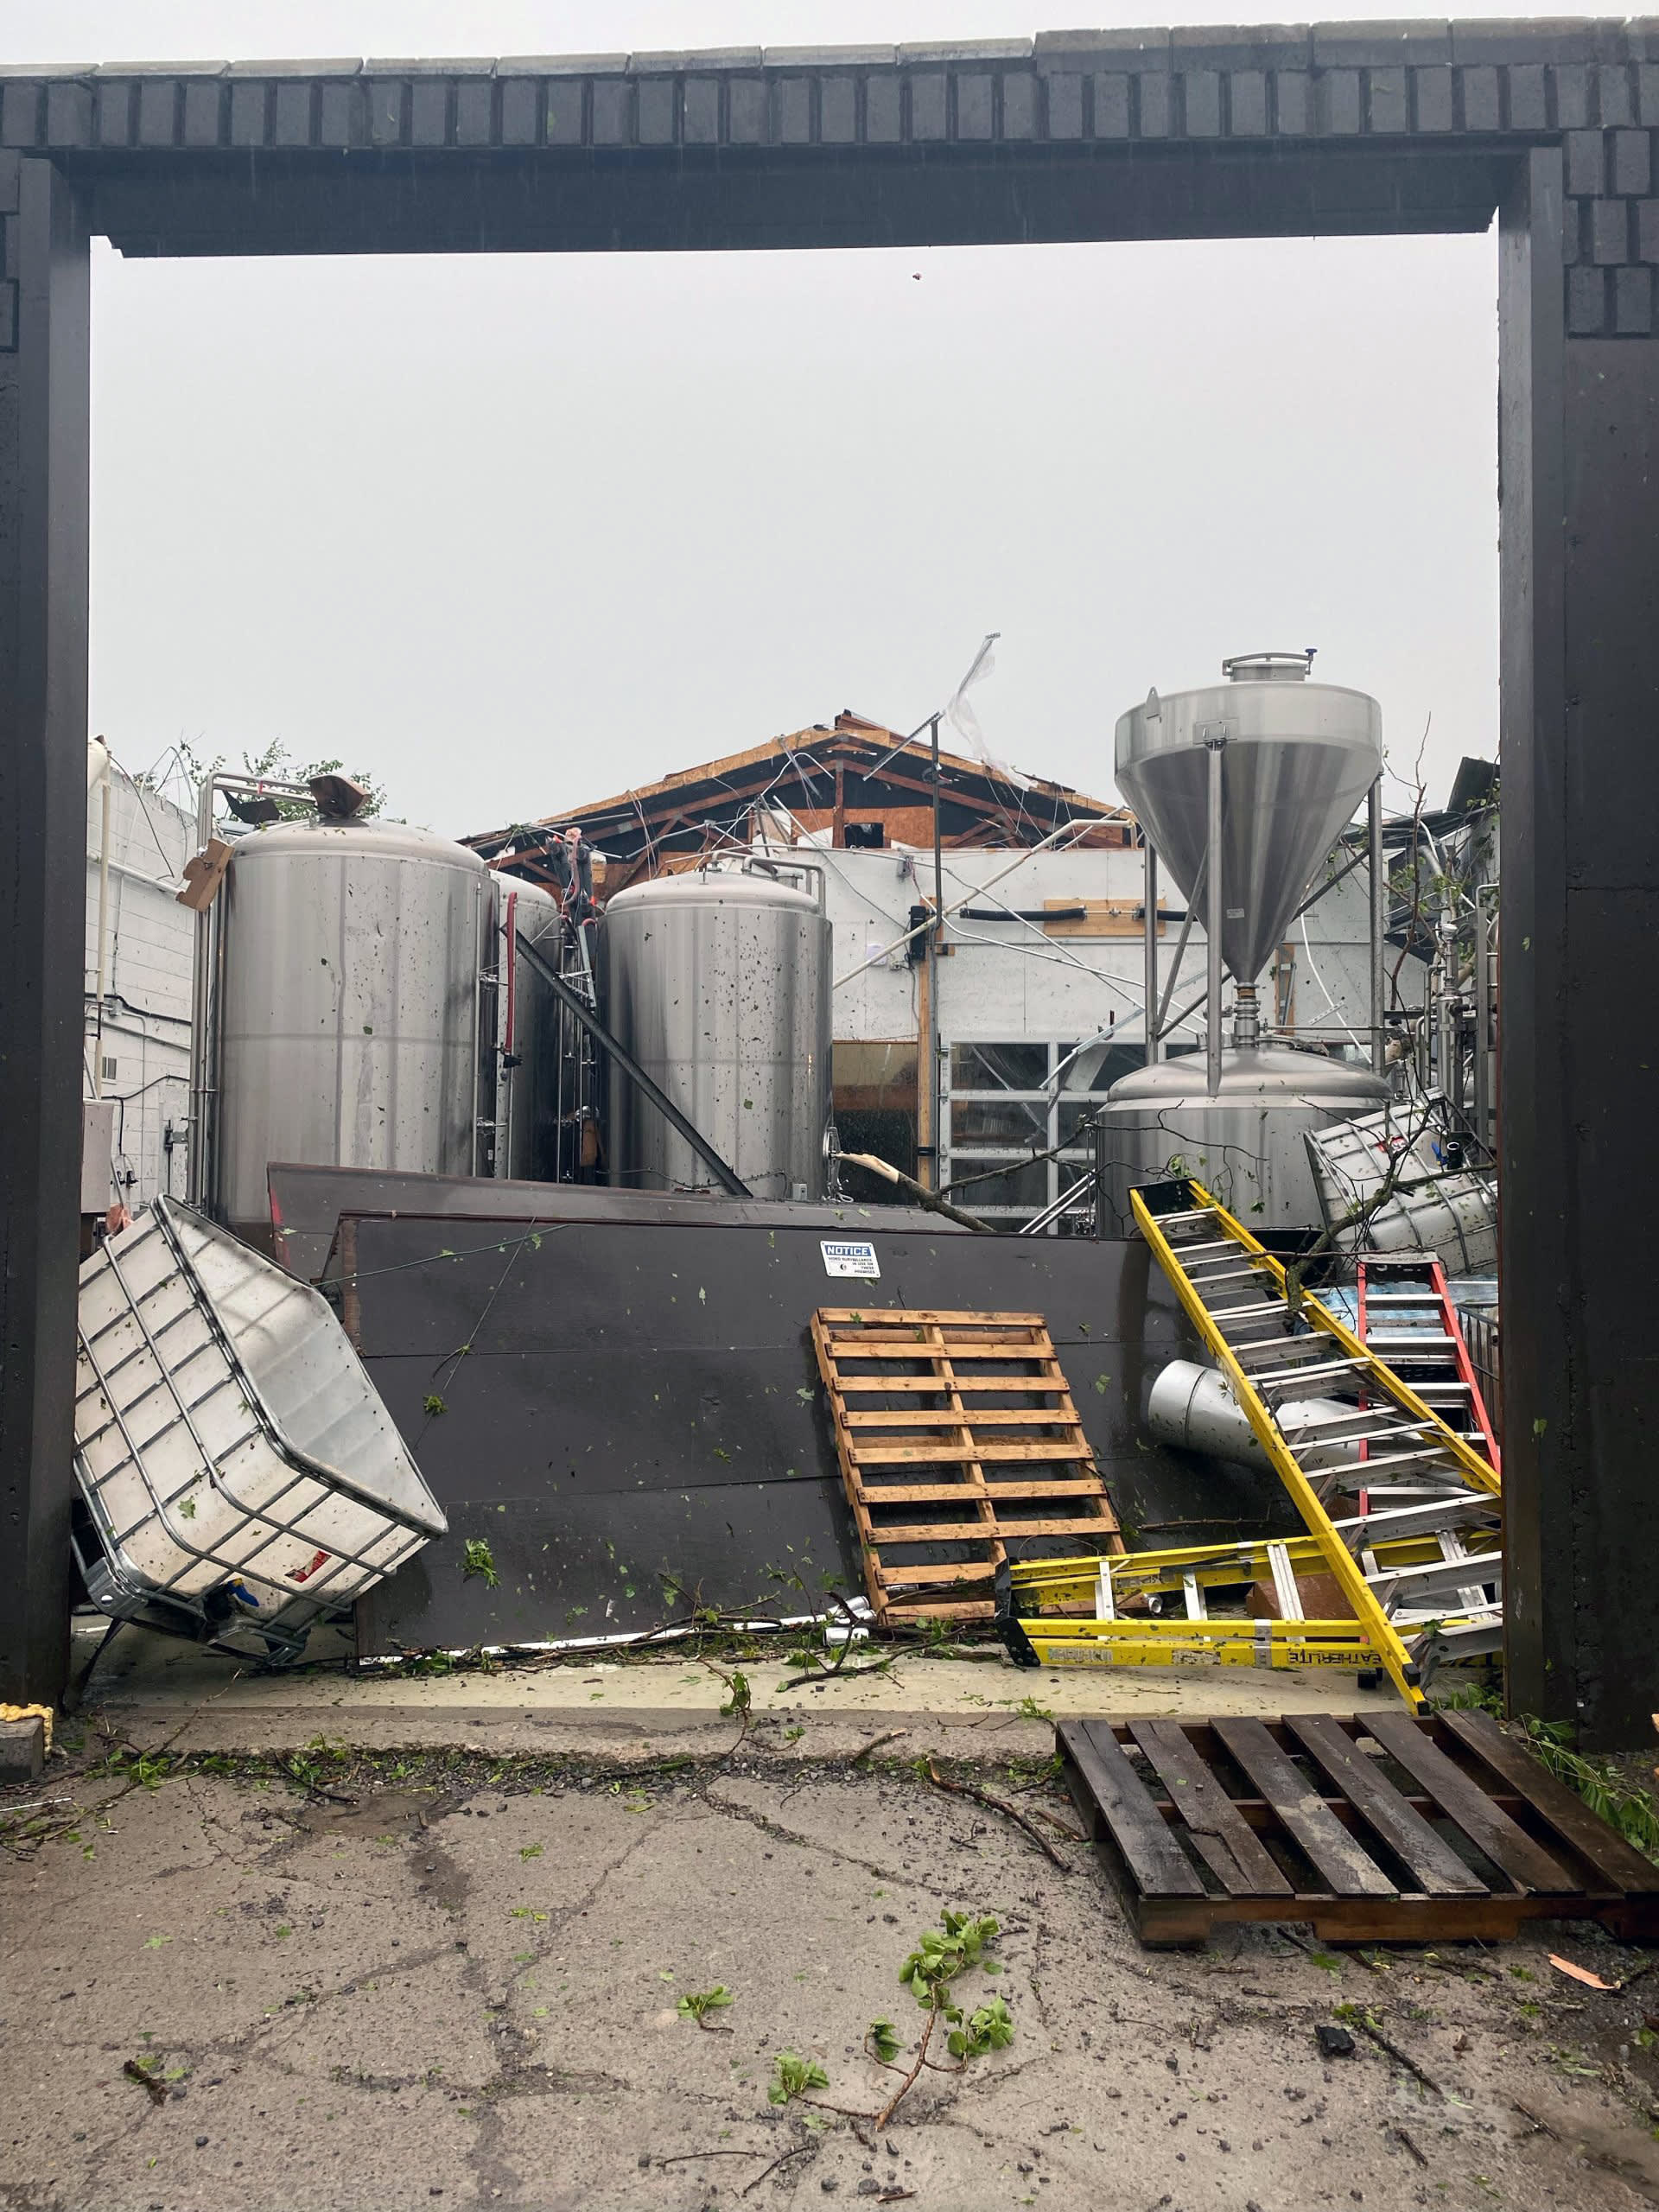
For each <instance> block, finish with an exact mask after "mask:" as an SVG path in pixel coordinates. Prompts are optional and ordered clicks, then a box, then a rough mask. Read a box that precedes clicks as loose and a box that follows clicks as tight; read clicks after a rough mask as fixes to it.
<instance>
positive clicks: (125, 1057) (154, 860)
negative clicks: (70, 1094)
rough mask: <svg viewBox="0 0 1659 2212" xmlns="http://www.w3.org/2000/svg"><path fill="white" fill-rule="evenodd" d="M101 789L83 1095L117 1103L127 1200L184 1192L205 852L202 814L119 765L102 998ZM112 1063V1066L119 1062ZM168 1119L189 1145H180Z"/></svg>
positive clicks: (113, 779)
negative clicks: (189, 882)
mask: <svg viewBox="0 0 1659 2212" xmlns="http://www.w3.org/2000/svg"><path fill="white" fill-rule="evenodd" d="M102 823H103V806H102V801H101V798H100V794H99V791H97V790H93V791H92V792H91V793H90V794H89V797H88V800H87V807H86V1054H85V1059H84V1064H83V1068H82V1091H83V1095H84V1096H87V1097H90V1096H92V1095H93V1090H94V1084H93V1074H94V1071H97V1073H98V1076H99V1083H98V1085H97V1088H98V1089H99V1090H101V1093H102V1096H104V1097H105V1098H107V1099H111V1100H113V1101H114V1103H115V1142H114V1147H113V1154H112V1157H111V1162H110V1196H111V1199H112V1200H113V1199H115V1198H119V1199H120V1200H121V1201H122V1202H123V1203H124V1204H125V1205H128V1206H131V1207H136V1206H137V1205H141V1204H143V1203H147V1202H148V1201H149V1199H151V1198H155V1197H156V1194H157V1193H158V1192H166V1191H170V1192H173V1193H175V1195H177V1196H182V1195H183V1192H184V1185H185V1165H184V1163H185V1147H184V1144H183V1136H184V1130H185V1122H186V1116H188V1112H189V1109H190V986H191V963H192V957H193V955H194V944H195V917H194V915H193V914H192V913H191V912H189V910H188V908H186V907H183V906H180V905H179V904H178V903H177V900H176V899H175V895H174V894H175V892H176V890H177V888H178V885H179V881H180V879H181V875H182V873H183V869H184V864H185V861H187V860H188V858H189V856H190V855H191V854H192V853H193V852H194V849H195V843H196V830H195V822H194V817H192V816H191V815H189V814H188V813H187V812H186V811H185V810H184V809H183V808H182V807H179V806H175V804H173V802H172V801H171V800H170V799H167V798H162V795H161V793H160V792H159V791H154V790H152V789H151V788H150V787H149V785H139V784H136V783H135V782H133V780H132V779H130V777H129V776H127V775H125V774H124V772H122V771H121V770H120V769H118V768H112V769H111V775H110V855H109V857H110V867H109V885H108V892H107V905H106V906H105V912H104V925H103V936H104V954H105V991H104V1000H103V1005H102V1008H101V1011H100V1007H99V997H98V970H99V849H100V842H101V834H102ZM111 1064H112V1066H111ZM169 1127H170V1128H172V1129H173V1130H174V1132H175V1134H176V1137H177V1139H178V1141H177V1142H176V1144H175V1147H174V1149H173V1150H172V1151H171V1152H170V1153H169V1151H168V1145H167V1136H168V1129H169Z"/></svg>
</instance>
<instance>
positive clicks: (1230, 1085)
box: [1101, 1045, 1389, 1235]
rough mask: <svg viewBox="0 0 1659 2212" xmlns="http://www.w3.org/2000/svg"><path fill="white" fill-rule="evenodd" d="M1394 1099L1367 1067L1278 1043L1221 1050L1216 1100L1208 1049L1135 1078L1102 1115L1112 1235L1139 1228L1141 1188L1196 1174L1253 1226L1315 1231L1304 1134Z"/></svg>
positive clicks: (1125, 1081)
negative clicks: (1137, 1191) (1134, 1195)
mask: <svg viewBox="0 0 1659 2212" xmlns="http://www.w3.org/2000/svg"><path fill="white" fill-rule="evenodd" d="M1388 1096H1389V1087H1388V1085H1387V1084H1386V1083H1384V1082H1383V1081H1382V1080H1381V1079H1380V1078H1379V1077H1376V1076H1374V1075H1373V1074H1372V1073H1371V1071H1370V1069H1369V1068H1361V1067H1357V1066H1356V1065H1354V1064H1353V1063H1352V1062H1351V1061H1350V1060H1335V1059H1327V1058H1325V1057H1324V1056H1323V1055H1321V1054H1319V1053H1316V1052H1292V1051H1290V1050H1289V1049H1287V1047H1286V1046H1282V1045H1256V1046H1244V1047H1243V1048H1236V1049H1234V1050H1230V1051H1229V1052H1226V1053H1224V1055H1223V1058H1222V1070H1221V1085H1220V1089H1219V1090H1217V1092H1216V1094H1215V1096H1213V1097H1212V1096H1211V1095H1210V1093H1209V1092H1208V1091H1207V1090H1206V1089H1205V1064H1204V1055H1203V1053H1202V1052H1183V1053H1182V1054H1181V1055H1180V1056H1179V1058H1176V1059H1173V1060H1160V1062H1159V1063H1158V1064H1157V1065H1156V1066H1154V1067H1149V1068H1141V1069H1138V1070H1137V1071H1135V1073H1134V1074H1133V1075H1126V1076H1124V1077H1122V1079H1121V1081H1119V1082H1117V1083H1115V1084H1113V1085H1112V1088H1111V1090H1110V1093H1109V1096H1108V1097H1107V1101H1106V1104H1105V1106H1104V1108H1103V1111H1102V1117H1101V1118H1102V1123H1103V1129H1104V1133H1105V1162H1106V1191H1107V1200H1108V1204H1109V1207H1110V1210H1111V1212H1112V1214H1113V1215H1114V1216H1115V1217H1116V1223H1117V1226H1118V1228H1119V1230H1121V1231H1122V1233H1124V1234H1126V1235H1127V1234H1128V1232H1129V1231H1130V1230H1131V1228H1132V1226H1133V1218H1134V1217H1133V1210H1132V1208H1131V1206H1130V1205H1129V1192H1130V1191H1131V1189H1132V1188H1133V1187H1134V1185H1135V1184H1137V1183H1152V1182H1157V1181H1159V1180H1160V1179H1162V1178H1163V1177H1165V1176H1166V1175H1193V1176H1196V1177H1197V1178H1198V1181H1199V1182H1200V1183H1202V1184H1203V1185H1205V1188H1206V1189H1207V1190H1210V1191H1211V1192H1214V1194H1215V1195H1216V1197H1217V1198H1219V1199H1220V1200H1221V1202H1222V1204H1223V1205H1224V1206H1226V1207H1227V1208H1228V1209H1229V1210H1230V1211H1231V1212H1233V1213H1236V1215H1237V1216H1238V1217H1239V1218H1240V1219H1241V1220H1242V1221H1243V1224H1244V1225H1245V1227H1246V1228H1247V1229H1252V1230H1258V1229H1314V1228H1317V1227H1318V1226H1319V1197H1318V1193H1317V1192H1316V1190H1315V1188H1314V1183H1313V1169H1312V1168H1311V1166H1309V1165H1308V1159H1307V1148H1306V1145H1305V1144H1304V1143H1303V1141H1302V1139H1303V1135H1304V1134H1305V1133H1306V1132H1307V1131H1309V1130H1317V1129H1323V1128H1328V1127H1329V1126H1330V1124H1331V1123H1332V1122H1347V1121H1351V1120H1352V1118H1353V1117H1354V1116H1356V1115H1357V1114H1374V1113H1375V1112H1376V1109H1377V1108H1378V1107H1379V1106H1380V1105H1383V1104H1384V1103H1386V1102H1387V1099H1388Z"/></svg>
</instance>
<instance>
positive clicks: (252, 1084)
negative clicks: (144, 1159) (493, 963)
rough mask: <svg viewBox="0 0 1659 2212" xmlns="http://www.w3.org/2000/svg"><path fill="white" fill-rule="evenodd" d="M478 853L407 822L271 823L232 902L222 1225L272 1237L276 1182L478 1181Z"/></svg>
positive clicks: (220, 1128) (235, 876) (243, 859)
mask: <svg viewBox="0 0 1659 2212" xmlns="http://www.w3.org/2000/svg"><path fill="white" fill-rule="evenodd" d="M492 890H493V885H492V883H491V880H490V874H489V870H488V869H487V868H486V866H485V864H484V862H483V861H481V860H480V858H479V856H478V855H477V854H476V853H472V852H468V851H467V849H466V848H465V847H464V846H462V845H452V844H451V843H450V842H448V839H447V838H443V837H435V836H430V835H429V833H428V832H427V831H426V830H424V829H410V828H408V827H407V826H406V825H404V823H395V822H373V821H370V822H364V821H341V820H339V819H328V818H317V819H315V820H313V819H307V820H302V821H295V822H281V823H271V824H270V826H269V827H268V828H265V829H256V830H254V831H253V832H251V835H249V836H246V837H245V838H243V839H242V840H241V841H240V842H239V843H238V846H237V849H236V851H235V854H234V855H233V856H232V861H231V863H230V869H229V873H228V874H227V876H226V884H225V889H224V892H223V893H222V894H221V901H222V907H223V916H222V920H221V924H220V931H221V938H220V945H221V950H220V955H219V976H218V982H217V1000H218V1006H217V1016H218V1018H217V1022H216V1024H215V1027H216V1030H217V1034H218V1039H219V1055H218V1060H219V1065H218V1086H219V1111H218V1116H217V1142H216V1145H215V1147H214V1150H215V1173H214V1178H213V1192H212V1205H213V1211H216V1212H217V1213H218V1214H219V1217H220V1218H221V1219H222V1220H224V1221H226V1222H227V1223H229V1224H230V1225H231V1227H232V1228H233V1229H235V1230H238V1233H240V1234H242V1235H245V1236H253V1237H255V1238H256V1239H260V1240H263V1238H264V1236H266V1235H267V1234H268V1233H269V1229H270V1199H269V1195H268V1192H267V1188H266V1183H265V1170H266V1168H267V1166H269V1165H270V1162H271V1161H272V1160H299V1161H302V1162H304V1163H306V1164H307V1165H309V1166H339V1167H387V1168H410V1169H413V1170H415V1171H416V1172H417V1173H425V1174H431V1175H470V1174H473V1173H475V1172H476V1167H477V1160H478V1153H477V1147H478V1130H479V1122H480V1111H481V1109H482V1107H483V1105H484V1103H485V1100H484V1097H483V1096H482V1085H483V1084H485V1082H486V1080H487V1071H486V1065H485V1063H484V1059H483V1056H482V1054H481V1053H480V976H481V973H482V969H483V963H484V960H485V956H486V931H487V929H488V927H489V923H490V917H491V912H492V904H491V893H492Z"/></svg>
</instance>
